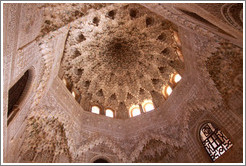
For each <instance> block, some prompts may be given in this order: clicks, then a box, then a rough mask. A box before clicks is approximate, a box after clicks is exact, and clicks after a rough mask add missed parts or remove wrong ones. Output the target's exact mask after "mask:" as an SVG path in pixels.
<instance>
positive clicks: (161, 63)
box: [59, 4, 184, 114]
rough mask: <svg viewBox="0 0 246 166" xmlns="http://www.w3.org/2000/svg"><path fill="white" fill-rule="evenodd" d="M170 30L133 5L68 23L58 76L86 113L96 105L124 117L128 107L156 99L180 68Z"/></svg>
mask: <svg viewBox="0 0 246 166" xmlns="http://www.w3.org/2000/svg"><path fill="white" fill-rule="evenodd" d="M92 10H94V9H92ZM174 31H176V27H175V25H173V24H172V23H171V22H169V21H167V20H165V19H163V18H162V17H160V16H158V15H156V14H154V13H152V12H150V11H149V10H148V9H146V8H145V7H142V6H140V5H137V4H130V5H129V4H114V5H110V6H106V7H105V8H102V9H100V10H94V11H90V12H89V14H88V15H85V16H84V17H81V18H78V19H77V20H75V21H74V22H72V23H71V24H70V31H69V34H68V37H67V41H66V44H65V50H64V55H63V59H62V62H61V68H60V74H59V75H60V77H61V79H63V78H65V79H66V80H67V81H68V82H69V83H70V84H71V86H72V90H73V91H75V92H76V93H77V94H78V95H80V96H81V98H82V99H81V101H80V104H81V106H82V107H83V108H84V109H85V110H86V108H87V109H88V108H89V105H92V104H98V105H101V106H103V107H104V108H112V109H113V110H115V111H116V114H117V113H119V114H120V111H121V112H122V111H124V114H128V113H127V111H128V109H129V108H130V107H131V105H133V104H140V103H141V102H143V101H144V100H145V99H148V100H153V95H152V94H153V92H156V93H159V96H160V95H161V90H162V87H163V85H165V84H167V83H168V81H169V80H170V75H171V74H172V73H174V72H177V70H178V69H180V68H182V69H183V68H184V65H183V62H182V61H181V60H180V59H179V56H178V55H177V53H176V48H177V47H178V46H177V43H176V42H175V39H174ZM163 101H164V99H163ZM121 105H124V106H125V109H121V108H120V107H121Z"/></svg>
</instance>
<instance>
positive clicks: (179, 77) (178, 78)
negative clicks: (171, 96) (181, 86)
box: [174, 74, 181, 83]
mask: <svg viewBox="0 0 246 166" xmlns="http://www.w3.org/2000/svg"><path fill="white" fill-rule="evenodd" d="M180 80H181V76H180V75H179V74H175V75H174V82H175V83H178V82H179V81H180Z"/></svg>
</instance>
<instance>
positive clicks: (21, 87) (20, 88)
mask: <svg viewBox="0 0 246 166" xmlns="http://www.w3.org/2000/svg"><path fill="white" fill-rule="evenodd" d="M29 77H30V71H29V70H27V71H26V72H25V73H24V75H23V76H22V77H21V78H20V79H19V80H18V81H17V82H16V83H15V84H14V85H13V86H12V87H11V88H10V89H9V91H8V114H7V117H8V120H7V125H8V124H9V123H10V122H11V121H12V120H13V118H14V117H15V115H16V114H17V112H18V111H19V109H20V107H19V106H20V103H21V101H22V100H23V99H24V96H25V94H26V92H27V90H28V88H29V86H27V84H28V80H29Z"/></svg>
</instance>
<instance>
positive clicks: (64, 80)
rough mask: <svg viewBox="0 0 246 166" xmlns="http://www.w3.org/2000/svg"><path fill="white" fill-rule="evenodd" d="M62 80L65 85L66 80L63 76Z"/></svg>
mask: <svg viewBox="0 0 246 166" xmlns="http://www.w3.org/2000/svg"><path fill="white" fill-rule="evenodd" d="M62 82H63V83H64V84H65V85H66V86H67V80H66V79H65V78H63V79H62Z"/></svg>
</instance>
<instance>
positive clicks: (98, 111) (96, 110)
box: [91, 106, 100, 114]
mask: <svg viewBox="0 0 246 166" xmlns="http://www.w3.org/2000/svg"><path fill="white" fill-rule="evenodd" d="M91 112H92V113H94V114H100V108H99V107H98V106H92V107H91Z"/></svg>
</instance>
